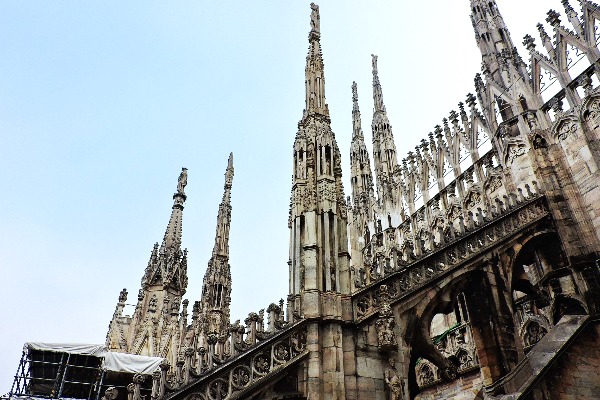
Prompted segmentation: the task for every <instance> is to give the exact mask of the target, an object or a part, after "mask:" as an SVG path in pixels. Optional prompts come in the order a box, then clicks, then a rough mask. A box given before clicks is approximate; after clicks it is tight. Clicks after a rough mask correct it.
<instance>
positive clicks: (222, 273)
mask: <svg viewBox="0 0 600 400" xmlns="http://www.w3.org/2000/svg"><path fill="white" fill-rule="evenodd" d="M232 183H233V153H230V154H229V160H228V161H227V169H226V170H225V185H224V187H223V189H224V190H223V199H222V200H221V204H220V205H219V212H218V215H217V229H216V233H215V246H214V248H213V252H212V256H211V258H210V260H209V261H208V268H207V269H206V273H205V274H204V281H203V284H202V286H203V288H202V300H201V306H200V307H201V312H202V319H203V321H204V326H205V328H204V330H205V332H204V333H206V334H213V333H215V334H223V333H225V332H226V330H227V326H228V325H229V314H230V311H229V304H230V303H231V268H230V266H229V228H230V226H231V187H232Z"/></svg>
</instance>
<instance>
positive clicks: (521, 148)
mask: <svg viewBox="0 0 600 400" xmlns="http://www.w3.org/2000/svg"><path fill="white" fill-rule="evenodd" d="M526 152H527V146H526V145H525V143H523V142H522V141H521V140H514V139H513V140H509V141H508V142H507V144H506V150H505V151H504V161H505V164H506V165H510V164H512V163H513V161H514V160H515V159H516V158H518V157H521V156H522V155H523V154H525V153H526Z"/></svg>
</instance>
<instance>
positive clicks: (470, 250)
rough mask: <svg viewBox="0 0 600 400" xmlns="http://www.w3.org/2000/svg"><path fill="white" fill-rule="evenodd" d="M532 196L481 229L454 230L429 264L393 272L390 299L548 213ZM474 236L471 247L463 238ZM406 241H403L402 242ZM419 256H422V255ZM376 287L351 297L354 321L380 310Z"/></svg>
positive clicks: (503, 212) (511, 206)
mask: <svg viewBox="0 0 600 400" xmlns="http://www.w3.org/2000/svg"><path fill="white" fill-rule="evenodd" d="M531 196H532V198H528V203H527V204H525V205H524V206H522V205H518V206H519V207H521V208H520V209H519V210H518V211H517V212H515V213H512V212H511V211H512V210H513V209H514V208H515V207H517V205H510V204H509V205H507V208H506V210H504V209H503V210H502V212H501V213H499V214H498V215H497V216H496V217H495V220H494V221H492V223H490V224H487V225H486V226H485V227H484V228H481V229H477V230H475V231H473V232H468V231H465V232H463V233H457V238H456V239H455V242H453V244H450V245H449V246H447V247H445V248H444V249H443V250H442V251H441V252H439V254H436V253H435V252H434V253H433V254H432V255H428V257H433V259H432V262H431V263H424V262H418V261H417V262H415V263H413V264H412V265H410V266H408V267H407V268H405V269H402V270H400V271H398V272H396V273H395V275H394V276H393V279H391V280H388V282H386V285H387V286H388V287H389V286H390V285H392V284H393V285H398V287H399V288H401V290H398V291H396V292H395V293H394V294H393V295H391V296H390V301H395V300H396V299H398V298H399V297H400V296H402V295H403V294H404V293H406V292H408V291H410V290H414V289H415V288H417V287H419V286H421V285H423V284H425V283H426V282H428V281H430V280H431V279H434V278H435V277H436V276H439V275H440V274H442V273H444V272H445V271H448V270H449V269H451V268H455V267H456V266H458V265H460V264H461V263H462V262H463V261H466V260H468V259H470V258H472V257H475V256H477V255H479V254H481V253H483V252H485V250H486V249H487V248H489V247H491V246H493V245H494V244H496V243H498V242H499V241H501V240H502V239H503V238H505V237H507V236H509V235H511V234H512V233H513V232H515V231H517V230H519V229H521V228H522V227H523V226H526V225H529V224H530V223H531V222H533V221H539V220H541V219H542V218H544V217H545V216H547V215H548V209H547V206H546V203H545V200H544V198H540V197H538V195H537V194H535V193H531ZM465 236H466V237H467V238H469V239H473V238H474V239H475V240H474V241H471V242H472V243H474V245H473V246H466V243H465V242H466V241H465V240H464V239H463V238H464V237H465ZM404 243H406V241H405V242H404ZM420 257H424V255H421V256H420ZM378 290H379V287H378V285H373V286H371V287H370V289H369V290H368V291H365V292H363V293H361V295H360V296H357V297H355V298H353V300H352V303H353V304H354V313H355V318H356V319H357V320H362V319H364V318H367V317H369V316H371V315H373V314H374V313H375V312H377V311H378V310H379V307H378V304H379V302H378V300H377V296H379V294H378Z"/></svg>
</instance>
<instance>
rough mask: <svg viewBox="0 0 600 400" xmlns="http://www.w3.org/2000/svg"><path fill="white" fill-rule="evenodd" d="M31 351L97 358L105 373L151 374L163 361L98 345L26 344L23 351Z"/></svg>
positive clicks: (158, 358)
mask: <svg viewBox="0 0 600 400" xmlns="http://www.w3.org/2000/svg"><path fill="white" fill-rule="evenodd" d="M30 350H38V351H53V352H57V353H71V354H84V355H90V356H95V357H98V358H101V359H102V369H103V370H105V371H114V372H128V373H132V374H151V373H153V372H154V371H157V370H158V369H159V368H160V363H161V362H162V361H163V359H162V358H160V357H147V356H138V355H134V354H126V353H115V352H111V351H108V350H107V349H106V347H105V346H103V345H98V344H80V343H43V342H28V343H25V345H24V346H23V351H26V352H29V351H30Z"/></svg>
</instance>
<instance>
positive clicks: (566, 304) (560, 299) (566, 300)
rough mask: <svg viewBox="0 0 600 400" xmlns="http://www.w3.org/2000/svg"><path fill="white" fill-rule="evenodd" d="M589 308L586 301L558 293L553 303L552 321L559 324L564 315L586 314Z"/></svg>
mask: <svg viewBox="0 0 600 400" xmlns="http://www.w3.org/2000/svg"><path fill="white" fill-rule="evenodd" d="M585 314H588V309H587V307H586V306H585V303H584V302H583V301H581V300H579V299H576V298H575V297H573V296H569V295H566V294H562V293H560V294H557V295H556V296H555V297H554V300H553V301H552V305H551V315H552V323H553V324H555V325H556V324H557V323H558V321H559V320H560V319H561V318H562V317H563V316H564V315H585Z"/></svg>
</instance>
